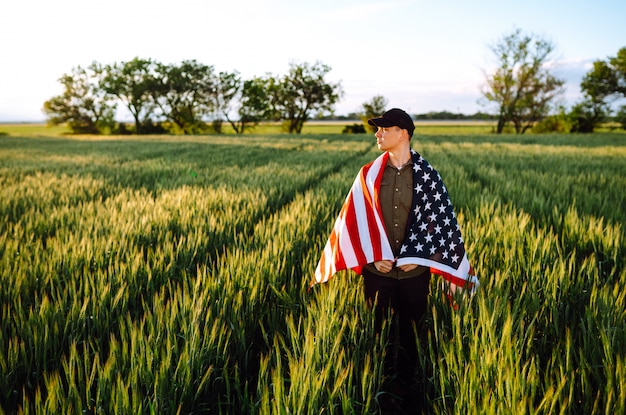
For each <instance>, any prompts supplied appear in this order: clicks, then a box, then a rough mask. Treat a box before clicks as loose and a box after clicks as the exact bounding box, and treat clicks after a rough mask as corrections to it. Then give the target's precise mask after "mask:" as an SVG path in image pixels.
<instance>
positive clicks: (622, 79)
mask: <svg viewBox="0 0 626 415" xmlns="http://www.w3.org/2000/svg"><path fill="white" fill-rule="evenodd" d="M580 88H581V90H582V92H583V94H584V97H583V100H582V101H581V102H579V103H577V104H576V105H575V106H574V107H573V109H572V118H573V127H572V130H573V131H574V132H593V130H594V129H595V128H596V127H597V126H598V124H600V123H601V122H603V121H604V120H605V119H606V118H607V117H608V116H609V115H610V114H611V106H612V104H615V103H616V102H618V101H623V100H624V99H626V47H623V48H621V49H620V50H619V51H618V52H617V55H616V56H613V57H609V58H608V59H607V60H597V61H595V62H594V63H593V68H592V69H591V70H590V71H589V72H588V73H587V74H586V75H585V77H584V78H583V81H582V82H581V84H580ZM617 120H618V121H619V122H620V123H621V124H622V127H623V128H625V129H626V105H622V106H621V108H620V109H619V110H618V111H617Z"/></svg>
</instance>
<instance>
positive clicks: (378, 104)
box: [359, 95, 387, 132]
mask: <svg viewBox="0 0 626 415" xmlns="http://www.w3.org/2000/svg"><path fill="white" fill-rule="evenodd" d="M386 108H387V98H385V97H384V96H382V95H376V96H375V97H373V98H372V99H371V100H369V101H367V102H364V103H363V104H362V109H361V113H360V114H359V119H360V120H361V121H362V122H363V125H364V126H365V128H366V129H367V130H368V131H371V132H376V127H374V126H371V125H369V124H368V122H367V120H369V119H372V118H376V117H380V116H381V115H382V114H383V113H384V112H385V110H386Z"/></svg>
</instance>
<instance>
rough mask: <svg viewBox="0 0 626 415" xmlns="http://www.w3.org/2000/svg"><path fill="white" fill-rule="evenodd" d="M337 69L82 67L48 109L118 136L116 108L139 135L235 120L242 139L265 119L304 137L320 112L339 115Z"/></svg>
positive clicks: (81, 128)
mask: <svg viewBox="0 0 626 415" xmlns="http://www.w3.org/2000/svg"><path fill="white" fill-rule="evenodd" d="M330 70H331V68H330V67H329V66H328V65H324V64H322V63H320V62H316V63H315V64H308V63H299V64H297V63H291V64H290V68H289V72H288V74H287V75H284V76H282V77H278V76H274V75H272V74H268V75H266V76H265V77H255V78H253V79H250V80H242V79H241V76H240V75H239V72H237V71H234V72H219V73H216V72H215V69H214V67H213V66H210V65H205V64H202V63H200V62H198V61H196V60H187V61H183V62H181V63H179V64H169V65H165V64H162V63H160V62H157V61H154V60H152V59H140V58H135V59H133V60H131V61H129V62H120V63H114V64H110V65H102V64H99V63H97V62H94V63H93V64H92V65H90V66H89V67H88V68H81V67H80V66H79V67H77V68H74V69H73V70H72V72H71V73H70V74H65V75H63V76H62V77H61V78H60V79H59V82H61V84H62V85H63V87H64V92H63V94H61V95H59V96H55V97H53V98H51V99H50V100H48V101H46V102H45V103H44V108H43V111H44V113H45V114H47V116H48V122H49V123H50V124H61V123H67V124H68V126H69V127H70V129H71V130H72V131H73V132H83V133H103V132H121V130H122V128H120V126H119V125H118V127H117V128H118V131H116V122H115V119H114V118H115V110H116V108H117V105H118V104H119V103H121V104H122V105H123V106H124V107H125V108H126V109H127V110H128V112H129V113H130V114H131V115H132V117H133V119H134V132H135V133H138V134H141V133H152V132H157V131H160V130H161V129H163V128H166V129H167V130H168V131H169V132H172V133H182V134H193V133H201V132H205V131H207V129H209V128H212V129H213V131H215V132H218V133H219V132H221V130H222V124H223V122H224V121H227V122H228V123H229V124H230V125H231V126H232V128H233V129H234V131H235V132H236V133H238V134H242V133H243V132H244V131H245V130H246V129H250V128H252V127H254V126H255V125H257V124H258V123H259V122H260V121H262V120H270V119H271V120H275V121H283V123H284V124H285V125H286V129H287V130H288V131H289V132H290V133H297V134H299V133H301V132H302V126H303V124H304V122H305V121H307V120H309V119H310V118H311V116H312V114H313V113H315V112H316V113H318V114H324V113H331V114H332V112H333V106H334V104H335V103H336V102H337V101H338V100H339V99H340V98H341V96H342V94H343V91H342V89H341V84H340V83H339V82H338V83H331V82H327V81H326V80H325V77H326V75H327V74H328V72H330Z"/></svg>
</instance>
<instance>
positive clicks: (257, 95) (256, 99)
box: [229, 77, 269, 134]
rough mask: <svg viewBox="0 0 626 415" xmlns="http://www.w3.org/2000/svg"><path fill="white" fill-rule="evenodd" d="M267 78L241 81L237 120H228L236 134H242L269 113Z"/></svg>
mask: <svg viewBox="0 0 626 415" xmlns="http://www.w3.org/2000/svg"><path fill="white" fill-rule="evenodd" d="M268 82H269V81H268V79H266V78H260V77H254V78H252V79H248V80H246V81H244V82H243V89H242V91H241V97H240V101H239V110H238V111H237V113H238V114H239V121H231V120H230V119H229V122H230V124H231V126H232V127H233V129H234V130H235V132H236V133H237V134H243V133H244V131H245V130H246V129H247V128H248V129H249V128H252V127H255V126H256V125H257V124H258V123H259V122H260V121H261V120H263V119H265V118H267V117H268V114H269V92H268V91H269V88H268Z"/></svg>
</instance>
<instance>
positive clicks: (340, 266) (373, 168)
mask: <svg viewBox="0 0 626 415" xmlns="http://www.w3.org/2000/svg"><path fill="white" fill-rule="evenodd" d="M411 158H412V163H413V185H414V189H413V190H414V193H413V202H412V208H411V213H410V217H409V224H410V229H409V232H408V233H407V236H406V239H405V240H404V242H403V244H402V248H401V250H400V254H399V255H398V256H397V257H394V254H393V252H392V249H391V246H390V245H389V240H388V238H387V234H386V231H385V225H384V223H383V220H382V212H381V208H380V202H379V198H378V191H379V189H380V182H381V180H382V176H383V171H384V168H385V166H386V165H387V160H388V159H389V153H387V152H385V153H383V154H382V155H380V156H379V157H378V158H377V159H376V160H374V161H372V162H371V163H369V164H367V165H365V166H363V167H362V168H361V171H360V172H359V174H358V175H357V177H356V179H355V180H354V183H353V185H352V188H351V189H350V192H349V193H348V196H347V197H346V200H345V202H344V204H343V206H342V208H341V212H340V213H339V217H338V218H337V220H336V221H335V224H334V227H333V230H332V232H331V234H330V237H329V238H328V242H327V243H326V246H325V247H324V251H323V253H322V256H321V258H320V260H319V263H318V265H317V268H316V270H315V280H314V281H313V282H312V284H317V283H322V282H326V281H328V280H329V279H330V278H332V276H333V275H334V274H335V273H336V272H338V271H341V270H345V269H352V270H354V271H355V272H357V273H359V274H360V273H361V270H362V267H363V265H365V264H369V263H371V262H375V261H380V260H391V261H396V265H403V264H418V265H423V266H427V267H430V270H431V272H433V273H435V274H439V275H441V276H442V277H443V278H444V279H446V280H447V281H449V282H450V283H451V284H452V285H453V289H454V288H455V287H456V286H460V287H465V288H469V289H471V290H473V289H475V287H476V286H477V285H478V279H477V278H476V276H475V275H474V272H473V270H472V268H471V266H470V263H469V261H468V259H467V255H466V253H465V243H464V241H463V237H462V236H461V229H460V227H459V224H458V222H457V218H456V215H455V213H454V208H453V207H452V203H451V202H450V198H449V197H448V191H447V189H446V187H445V185H444V184H443V181H442V180H441V176H440V175H439V173H437V171H436V170H435V169H434V168H433V167H432V166H431V165H430V164H429V163H428V162H427V161H426V160H424V158H423V157H422V156H421V155H420V154H418V153H417V152H416V151H415V150H411Z"/></svg>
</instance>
